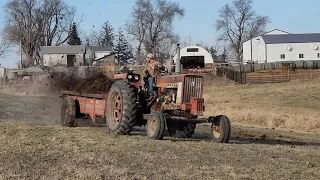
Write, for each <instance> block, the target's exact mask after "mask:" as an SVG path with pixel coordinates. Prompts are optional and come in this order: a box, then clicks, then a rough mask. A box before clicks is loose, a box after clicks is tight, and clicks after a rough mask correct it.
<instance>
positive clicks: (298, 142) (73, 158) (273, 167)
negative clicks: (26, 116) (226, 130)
mask: <svg viewBox="0 0 320 180" xmlns="http://www.w3.org/2000/svg"><path fill="white" fill-rule="evenodd" d="M208 129H209V127H206V126H199V127H198V129H197V134H196V135H195V137H194V138H193V139H190V140H180V139H172V138H168V137H166V138H165V139H164V140H162V141H152V140H149V139H147V137H146V135H145V133H144V132H143V131H142V132H140V131H135V132H134V133H133V134H132V135H130V136H114V135H110V134H107V133H106V130H105V128H97V127H94V128H93V127H77V128H61V127H56V126H34V125H33V126H29V125H17V124H15V125H12V124H9V125H7V124H3V125H1V126H0V132H1V135H0V143H1V145H2V146H0V152H1V153H0V179H2V178H3V179H7V178H13V179H50V180H54V179H319V178H320V149H319V146H320V144H319V141H318V138H319V136H317V135H314V134H313V135H312V134H311V135H310V134H296V133H288V132H281V131H271V130H266V129H261V128H260V129H259V128H249V127H247V128H245V127H239V126H234V127H233V135H232V136H233V139H232V140H231V141H230V143H229V144H218V143H213V142H211V141H210V140H209V139H207V137H206V135H207V134H208Z"/></svg>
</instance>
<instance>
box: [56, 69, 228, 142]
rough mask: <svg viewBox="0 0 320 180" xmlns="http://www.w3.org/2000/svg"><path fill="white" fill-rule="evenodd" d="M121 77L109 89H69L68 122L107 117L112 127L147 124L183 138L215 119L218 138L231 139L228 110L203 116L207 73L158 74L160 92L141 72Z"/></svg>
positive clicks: (154, 131)
mask: <svg viewBox="0 0 320 180" xmlns="http://www.w3.org/2000/svg"><path fill="white" fill-rule="evenodd" d="M114 79H115V82H114V84H113V85H112V86H111V88H110V90H109V92H108V94H102V95H98V94H85V95H84V94H81V95H80V94H77V93H75V92H66V91H64V92H63V95H64V97H65V99H64V104H63V106H62V117H61V119H62V124H63V125H66V126H73V125H74V123H75V117H79V116H80V115H89V116H90V117H91V119H92V120H93V121H96V119H97V117H101V118H103V119H104V120H105V122H104V123H106V125H107V127H108V129H109V131H110V132H111V133H117V134H129V133H130V132H131V131H132V129H133V127H134V126H141V125H146V131H147V136H148V137H149V138H151V139H157V140H160V139H163V137H164V135H165V132H166V131H168V132H169V134H170V136H172V137H178V138H190V137H191V136H192V135H193V134H194V132H195V128H196V125H197V123H211V124H212V126H211V134H212V139H213V140H214V141H217V142H220V143H227V142H228V141H229V138H230V134H231V124H230V121H229V119H228V118H227V117H226V116H224V115H219V116H214V117H211V116H210V117H208V118H201V116H202V115H203V112H204V110H205V106H204V99H203V97H202V96H203V86H204V78H203V77H202V76H200V75H196V74H180V73H176V74H174V73H173V74H170V73H168V72H167V71H166V72H164V73H162V74H161V75H160V76H158V77H157V78H156V86H155V87H154V95H153V96H150V95H149V93H147V92H148V86H147V84H148V83H145V82H146V80H145V79H144V78H143V77H141V76H140V75H139V74H136V73H134V72H133V71H129V72H126V73H120V74H115V75H114Z"/></svg>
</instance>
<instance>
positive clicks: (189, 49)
mask: <svg viewBox="0 0 320 180" xmlns="http://www.w3.org/2000/svg"><path fill="white" fill-rule="evenodd" d="M198 51H199V49H198V48H188V49H187V52H198Z"/></svg>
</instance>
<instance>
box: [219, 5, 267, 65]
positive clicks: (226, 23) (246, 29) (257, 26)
mask: <svg viewBox="0 0 320 180" xmlns="http://www.w3.org/2000/svg"><path fill="white" fill-rule="evenodd" d="M270 22H271V20H270V19H269V17H268V16H262V15H257V13H256V12H255V11H254V10H253V9H252V0H233V1H232V3H231V5H229V4H227V5H225V6H224V7H223V8H222V9H221V10H220V15H219V19H218V20H217V21H216V30H217V31H220V32H221V35H220V36H219V38H218V41H225V42H228V44H229V45H230V47H231V48H232V50H233V52H234V53H235V55H236V59H237V61H239V62H240V61H241V60H242V53H243V52H242V49H243V47H242V44H243V43H244V42H245V41H247V40H249V39H251V38H253V37H255V36H258V35H260V34H261V33H263V32H264V29H265V28H266V26H267V24H268V23H270Z"/></svg>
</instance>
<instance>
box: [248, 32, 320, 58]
mask: <svg viewBox="0 0 320 180" xmlns="http://www.w3.org/2000/svg"><path fill="white" fill-rule="evenodd" d="M251 60H252V61H257V62H261V63H264V62H267V63H269V62H285V61H300V60H320V33H305V34H291V33H288V32H285V31H282V30H278V29H275V30H273V31H270V32H267V33H265V34H263V35H261V36H258V37H255V38H253V39H251V40H249V41H246V42H245V43H243V61H251Z"/></svg>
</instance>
